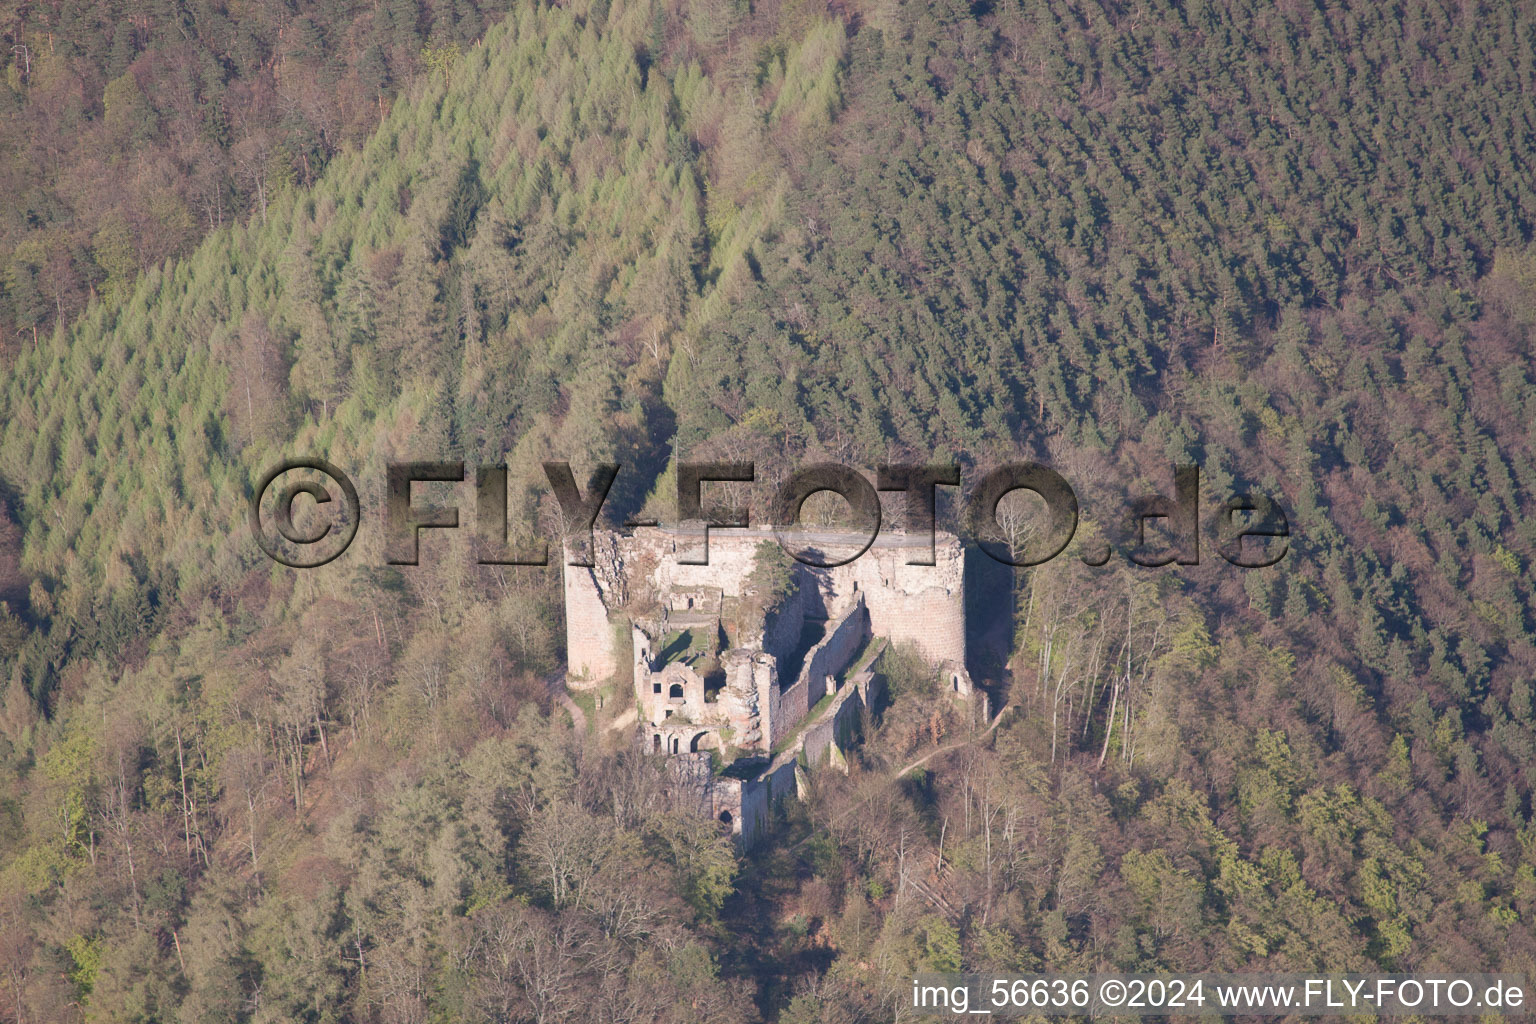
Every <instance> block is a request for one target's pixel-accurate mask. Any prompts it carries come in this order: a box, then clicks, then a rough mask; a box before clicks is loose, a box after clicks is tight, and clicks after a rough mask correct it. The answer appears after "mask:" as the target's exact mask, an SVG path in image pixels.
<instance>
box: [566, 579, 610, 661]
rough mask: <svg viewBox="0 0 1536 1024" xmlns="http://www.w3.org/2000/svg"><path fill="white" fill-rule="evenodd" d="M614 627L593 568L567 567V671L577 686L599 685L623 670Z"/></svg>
mask: <svg viewBox="0 0 1536 1024" xmlns="http://www.w3.org/2000/svg"><path fill="white" fill-rule="evenodd" d="M616 640H617V638H616V636H615V635H614V627H613V624H612V623H611V622H609V620H608V606H607V604H606V603H605V602H604V601H603V597H602V594H601V592H600V591H599V590H598V585H597V579H596V577H595V575H594V573H593V571H592V570H591V569H588V568H584V567H582V566H577V565H567V566H566V567H565V645H566V671H567V673H568V674H569V676H570V681H571V683H572V684H573V685H577V686H580V685H581V684H583V683H586V684H588V685H595V684H597V683H600V682H602V681H603V680H605V679H608V678H610V677H612V676H613V675H614V674H615V673H616V672H617V671H618V669H619V665H618V653H617V651H616V650H615V648H616V647H617V643H616Z"/></svg>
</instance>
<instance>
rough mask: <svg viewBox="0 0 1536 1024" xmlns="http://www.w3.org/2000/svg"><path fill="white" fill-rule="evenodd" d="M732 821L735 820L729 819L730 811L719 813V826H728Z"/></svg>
mask: <svg viewBox="0 0 1536 1024" xmlns="http://www.w3.org/2000/svg"><path fill="white" fill-rule="evenodd" d="M733 821H735V819H734V818H732V817H731V812H730V811H728V810H726V811H721V812H720V824H722V825H729V824H731V823H732V822H733Z"/></svg>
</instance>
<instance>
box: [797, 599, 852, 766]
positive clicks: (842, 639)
mask: <svg viewBox="0 0 1536 1024" xmlns="http://www.w3.org/2000/svg"><path fill="white" fill-rule="evenodd" d="M868 636H869V615H868V613H867V612H866V611H865V608H864V602H863V601H855V602H854V604H853V607H851V608H849V609H848V611H847V612H846V613H844V615H843V617H842V618H840V619H838V620H837V621H836V622H835V623H833V624H832V627H831V628H830V629H828V630H827V635H826V636H825V637H823V638H822V639H821V642H819V643H818V644H817V645H816V646H815V647H812V648H811V649H810V651H809V652H807V653H806V656H805V665H804V667H802V668H801V669H800V678H799V679H797V680H796V681H795V689H796V690H798V691H799V693H800V697H799V698H798V699H799V700H800V701H803V703H797V704H796V705H795V710H796V711H798V712H799V717H798V718H796V719H795V722H791V723H788V724H787V725H786V726H785V727H784V728H783V730H782V731H781V733H779V734H778V735H783V734H784V733H787V732H788V731H789V730H790V729H792V728H794V726H795V725H796V724H797V723H798V722H799V720H800V718H803V717H805V715H806V713H807V712H809V711H810V709H811V708H813V707H815V706H816V705H817V703H818V702H819V701H820V700H821V698H823V697H825V696H826V695H827V677H828V676H835V675H836V674H837V673H839V672H841V671H842V670H843V669H845V668H847V667H848V663H849V662H850V661H851V660H853V656H854V655H855V654H857V653H858V652H859V648H860V647H861V646H862V645H863V643H864V640H865V639H866V638H867V637H868ZM774 738H775V740H777V739H778V736H777V735H776V736H775V737H774Z"/></svg>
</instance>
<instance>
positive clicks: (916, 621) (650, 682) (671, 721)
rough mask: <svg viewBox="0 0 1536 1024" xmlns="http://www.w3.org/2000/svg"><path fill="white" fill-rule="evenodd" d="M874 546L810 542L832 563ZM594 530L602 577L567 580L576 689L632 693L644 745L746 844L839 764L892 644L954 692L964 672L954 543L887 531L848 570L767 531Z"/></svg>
mask: <svg viewBox="0 0 1536 1024" xmlns="http://www.w3.org/2000/svg"><path fill="white" fill-rule="evenodd" d="M865 539H866V538H865V537H862V536H853V535H849V534H843V533H836V532H826V533H810V532H800V533H797V534H795V535H794V537H793V539H792V543H793V544H794V546H795V547H796V548H797V549H805V550H809V551H812V552H815V553H816V557H815V558H814V559H813V560H816V561H821V562H834V561H839V560H842V559H844V558H847V557H848V556H849V555H851V554H853V553H855V552H857V551H858V550H859V548H860V547H861V546H862V545H863V544H864V542H865ZM704 556H705V545H704V540H703V536H702V534H701V533H697V532H685V531H679V530H675V529H668V528H660V527H640V528H636V529H635V530H634V531H633V532H632V533H628V534H620V533H612V532H605V531H597V532H596V533H595V534H594V537H593V556H592V561H593V563H594V564H593V565H592V566H591V567H590V568H588V567H582V566H570V565H568V566H566V568H565V614H566V643H567V659H568V660H567V665H568V666H569V679H568V681H569V683H570V685H571V686H572V687H575V688H581V687H591V686H596V685H600V684H602V683H603V682H605V681H608V680H613V679H625V680H629V681H631V682H632V684H633V686H634V693H635V708H636V730H637V734H638V742H639V743H640V744H641V745H642V746H643V748H644V749H646V750H648V751H652V752H655V753H661V754H667V755H671V756H672V759H673V760H672V765H671V767H672V770H673V776H674V779H675V781H676V783H677V784H678V785H680V786H684V787H686V788H687V789H688V790H689V791H690V792H693V793H695V794H696V795H697V796H698V798H699V801H700V809H701V811H702V812H703V813H708V814H710V815H711V816H712V817H715V818H717V819H718V820H719V821H721V822H722V824H725V825H729V826H730V828H731V830H732V832H733V833H735V834H736V835H738V836H739V837H740V838H741V840H742V842H743V843H744V844H747V845H750V844H751V843H752V842H753V840H754V838H755V837H756V836H757V835H758V834H759V833H760V832H761V831H762V829H763V828H765V827H766V825H767V823H768V820H769V810H770V805H771V804H772V802H773V801H775V800H777V799H778V798H780V797H782V796H784V795H785V794H786V793H789V792H794V791H795V789H796V787H797V775H796V773H797V772H798V771H803V770H804V769H805V768H807V767H815V766H817V765H819V764H821V763H825V762H827V761H829V760H830V761H832V762H833V763H837V762H838V761H840V759H841V757H842V750H843V749H845V747H846V744H847V743H848V742H849V741H850V740H851V739H852V737H853V735H854V733H856V731H857V725H858V721H859V711H860V709H862V708H866V707H870V706H871V704H873V703H875V702H877V701H879V700H880V698H881V696H882V693H883V690H882V685H881V682H880V680H879V679H878V677H876V676H875V675H874V673H873V672H872V671H870V665H872V664H873V662H874V660H875V659H876V657H878V655H879V653H880V651H881V650H883V648H884V645H885V644H886V643H898V644H910V645H912V647H913V648H915V649H916V650H917V651H918V652H919V653H920V654H921V655H922V656H923V657H924V658H925V659H926V660H927V661H928V662H929V663H930V664H931V665H932V666H933V667H934V670H935V671H936V672H938V673H940V674H941V676H942V678H943V680H944V682H945V685H946V686H948V687H950V688H951V689H952V690H953V692H954V693H956V694H957V695H958V696H960V697H963V698H966V699H969V698H970V697H971V696H972V695H973V692H974V690H973V687H972V684H971V679H970V676H969V675H968V674H967V672H966V669H965V654H966V651H965V592H964V582H965V580H964V560H963V551H962V549H961V545H960V542H959V540H958V539H957V538H955V537H954V536H953V535H951V534H945V533H940V534H938V535H937V536H936V538H935V539H934V545H933V557H932V561H933V563H934V564H932V565H912V564H908V563H909V562H911V561H922V560H927V556H928V538H927V536H926V535H925V536H922V537H918V536H916V535H913V536H910V537H909V536H908V535H906V534H902V533H881V534H880V535H879V536H878V537H877V538H876V539H875V541H874V543H873V544H872V545H870V547H869V548H868V550H866V551H864V553H863V554H862V555H859V556H858V557H857V558H854V559H853V560H852V561H848V562H846V563H845V564H843V565H836V566H831V567H827V568H818V567H813V566H810V565H806V564H804V563H802V562H798V561H795V560H793V559H791V558H790V557H789V556H788V555H787V554H785V553H784V551H783V549H782V548H781V547H780V546H779V544H778V542H777V541H776V540H775V537H774V534H773V533H772V531H771V530H769V529H766V528H761V529H745V528H744V529H721V528H714V529H711V530H710V532H709V535H708V543H707V559H708V560H707V564H691V563H692V562H695V561H699V560H702V559H703V557H704Z"/></svg>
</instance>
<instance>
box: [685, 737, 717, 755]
mask: <svg viewBox="0 0 1536 1024" xmlns="http://www.w3.org/2000/svg"><path fill="white" fill-rule="evenodd" d="M719 745H720V744H719V743H718V742H717V741H716V740H715V734H714V733H712V732H701V733H696V734H695V735H694V737H693V739H692V740H690V741H689V742H688V749H689V750H690V751H692V752H693V753H695V754H697V753H698V752H699V751H701V750H714V749H715V748H717V747H718V746H719Z"/></svg>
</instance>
